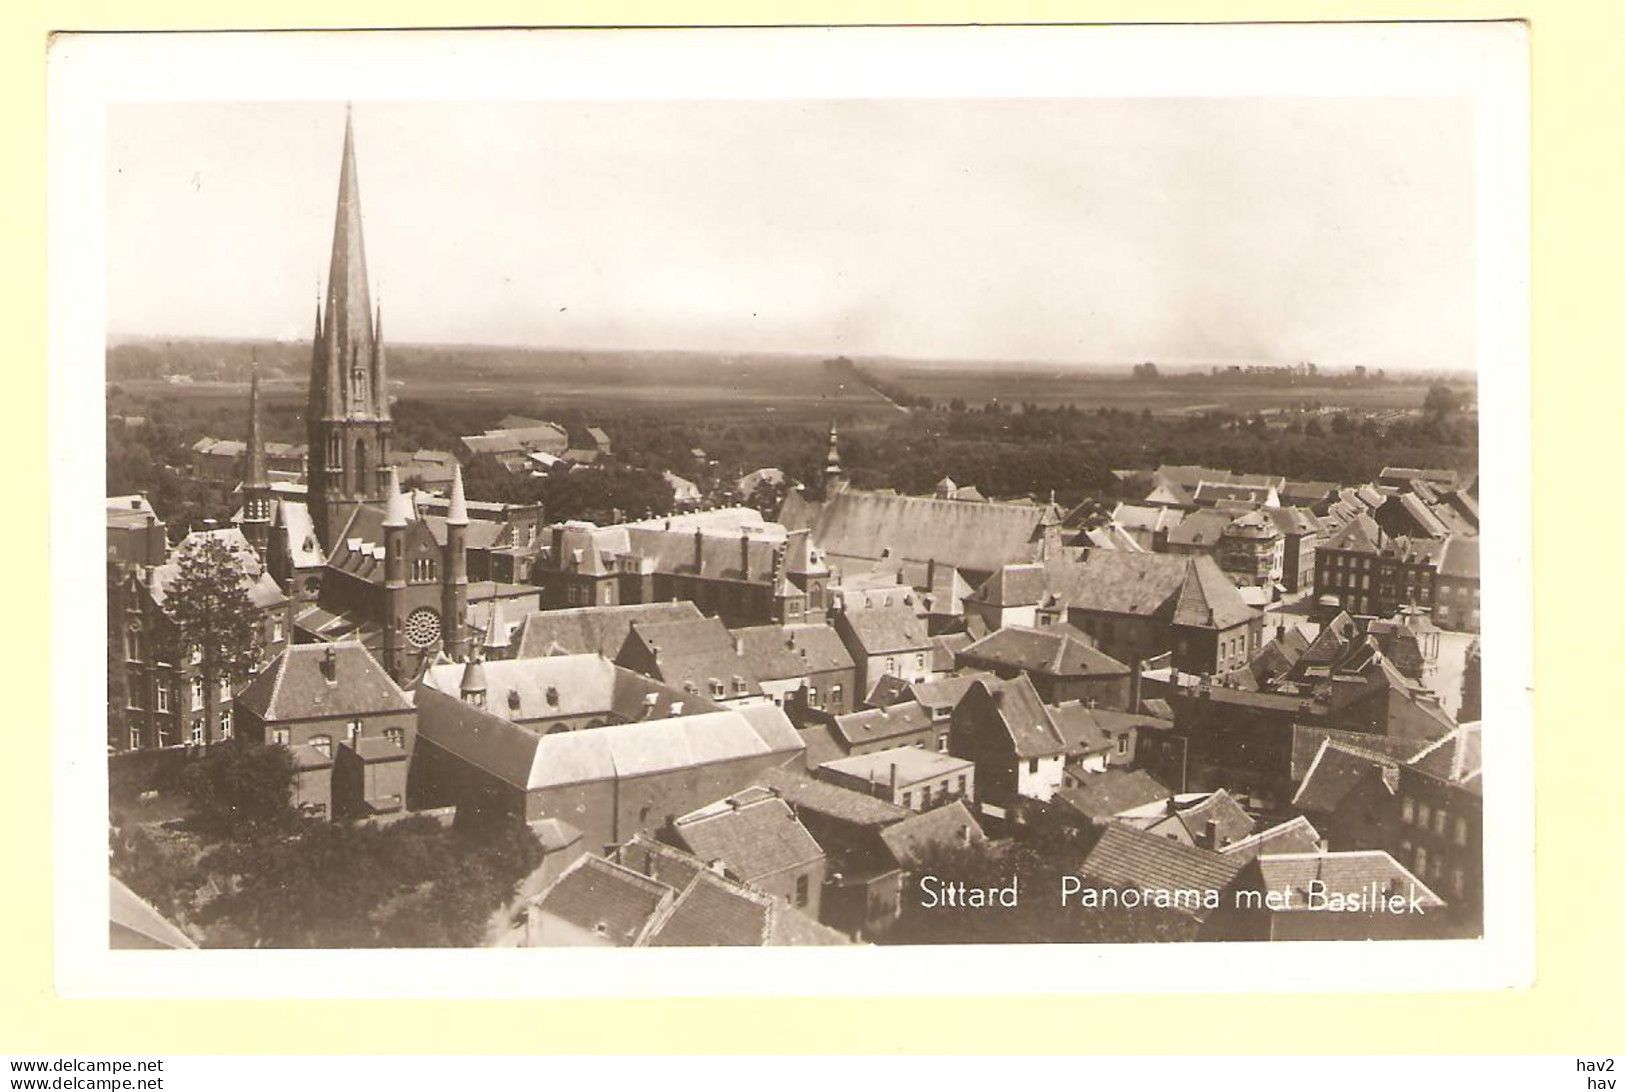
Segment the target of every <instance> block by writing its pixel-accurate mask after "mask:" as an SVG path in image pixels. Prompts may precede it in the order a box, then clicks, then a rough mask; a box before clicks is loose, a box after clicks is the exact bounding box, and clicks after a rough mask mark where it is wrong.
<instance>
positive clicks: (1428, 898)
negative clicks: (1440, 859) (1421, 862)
mask: <svg viewBox="0 0 1625 1092" xmlns="http://www.w3.org/2000/svg"><path fill="white" fill-rule="evenodd" d="M1258 868H1259V872H1260V874H1261V876H1262V883H1263V886H1264V887H1265V888H1266V889H1267V890H1270V891H1287V892H1290V895H1291V901H1290V904H1289V905H1288V907H1287V908H1286V909H1287V910H1289V911H1298V910H1301V911H1308V910H1309V885H1310V883H1311V882H1313V881H1315V880H1319V881H1320V882H1321V883H1322V884H1324V885H1325V887H1324V889H1323V891H1322V893H1323V894H1325V895H1327V896H1328V897H1330V896H1332V895H1343V896H1358V895H1363V894H1366V893H1368V892H1370V891H1371V889H1372V888H1373V887H1375V888H1376V889H1377V890H1378V891H1379V892H1386V893H1391V894H1395V895H1401V896H1408V895H1409V894H1410V893H1411V892H1412V889H1413V887H1414V890H1415V893H1416V895H1417V897H1418V899H1419V901H1420V902H1421V904H1422V906H1423V907H1424V908H1426V909H1437V908H1439V907H1441V906H1443V905H1444V900H1443V899H1441V898H1439V896H1437V895H1435V894H1434V893H1433V892H1432V891H1430V890H1429V889H1428V887H1427V885H1426V884H1424V883H1423V882H1422V881H1421V880H1419V879H1417V878H1416V877H1415V876H1413V875H1412V874H1411V873H1410V871H1409V870H1407V869H1406V868H1405V867H1404V866H1403V865H1401V864H1400V863H1399V862H1398V861H1396V860H1394V859H1393V858H1392V857H1390V856H1389V855H1388V854H1387V853H1384V852H1383V851H1382V850H1379V849H1366V850H1351V851H1345V852H1340V853H1318V852H1316V853H1276V854H1271V853H1266V854H1261V855H1260V856H1259V857H1258ZM1316 912H1318V911H1316Z"/></svg>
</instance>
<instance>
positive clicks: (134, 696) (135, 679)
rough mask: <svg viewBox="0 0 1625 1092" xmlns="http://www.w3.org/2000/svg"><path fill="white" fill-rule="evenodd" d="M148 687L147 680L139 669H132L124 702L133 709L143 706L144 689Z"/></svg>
mask: <svg viewBox="0 0 1625 1092" xmlns="http://www.w3.org/2000/svg"><path fill="white" fill-rule="evenodd" d="M146 688H147V680H146V679H145V678H143V677H142V675H141V673H140V672H139V671H133V670H132V671H131V672H130V682H129V690H128V693H127V696H126V699H125V703H124V704H125V705H126V706H128V707H129V708H131V709H140V708H143V706H142V704H141V703H142V701H143V700H145V699H144V698H143V697H142V691H144V690H145V689H146Z"/></svg>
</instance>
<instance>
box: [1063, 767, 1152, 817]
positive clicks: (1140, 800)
mask: <svg viewBox="0 0 1625 1092" xmlns="http://www.w3.org/2000/svg"><path fill="white" fill-rule="evenodd" d="M1083 779H1084V780H1083V784H1082V785H1080V786H1078V787H1076V788H1071V789H1061V790H1059V791H1057V792H1056V794H1055V795H1056V796H1057V797H1058V798H1060V799H1061V800H1064V801H1065V802H1066V803H1067V804H1068V805H1070V806H1071V807H1072V809H1073V810H1074V811H1076V812H1077V813H1078V814H1080V815H1082V816H1084V817H1085V818H1088V819H1093V820H1097V821H1100V822H1104V821H1106V820H1108V819H1111V818H1112V817H1113V816H1116V815H1121V814H1122V813H1123V812H1125V811H1131V810H1133V809H1134V808H1138V807H1143V806H1145V805H1146V804H1154V803H1156V802H1157V801H1159V800H1167V799H1168V798H1169V796H1171V795H1172V794H1171V793H1170V792H1169V791H1168V790H1167V789H1166V788H1164V787H1163V786H1162V784H1161V783H1160V782H1158V781H1157V779H1156V778H1154V777H1152V776H1151V775H1150V774H1148V773H1146V772H1145V771H1144V770H1105V771H1103V772H1101V773H1093V774H1084V775H1083Z"/></svg>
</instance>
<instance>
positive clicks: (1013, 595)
mask: <svg viewBox="0 0 1625 1092" xmlns="http://www.w3.org/2000/svg"><path fill="white" fill-rule="evenodd" d="M1048 588H1049V574H1048V573H1047V572H1046V570H1045V568H1044V565H1043V563H1042V562H1037V561H1026V562H1022V563H1020V564H1016V565H1001V566H999V568H998V570H997V571H995V572H994V574H993V575H992V576H990V577H988V578H987V579H986V580H984V581H983V582H982V586H981V587H979V588H977V589H976V591H975V592H974V593H973V594H972V599H973V600H974V601H975V602H978V603H985V604H987V605H988V606H990V607H1030V606H1032V605H1033V604H1035V603H1037V602H1039V601H1040V600H1042V599H1043V598H1044V593H1045V592H1046V591H1047V590H1048Z"/></svg>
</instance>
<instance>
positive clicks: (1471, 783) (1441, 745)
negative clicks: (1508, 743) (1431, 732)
mask: <svg viewBox="0 0 1625 1092" xmlns="http://www.w3.org/2000/svg"><path fill="white" fill-rule="evenodd" d="M1479 728H1480V722H1479V721H1476V720H1473V721H1468V722H1467V723H1466V724H1459V725H1457V726H1456V728H1455V730H1454V731H1452V732H1451V733H1450V734H1449V735H1446V736H1444V737H1442V738H1440V739H1437V740H1434V741H1433V742H1432V743H1430V744H1428V745H1427V746H1426V747H1425V748H1424V749H1423V750H1422V751H1420V752H1419V753H1418V754H1417V755H1416V756H1415V757H1413V758H1412V759H1411V760H1410V761H1409V762H1407V763H1406V765H1407V766H1408V767H1409V768H1410V769H1412V770H1415V771H1417V772H1418V773H1422V774H1426V775H1427V776H1428V777H1431V778H1434V779H1436V780H1439V781H1448V782H1450V783H1451V784H1453V785H1461V786H1463V787H1464V788H1469V789H1471V790H1473V791H1474V792H1482V791H1483V772H1484V753H1483V736H1482V733H1481V732H1480V730H1479Z"/></svg>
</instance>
